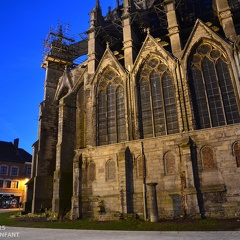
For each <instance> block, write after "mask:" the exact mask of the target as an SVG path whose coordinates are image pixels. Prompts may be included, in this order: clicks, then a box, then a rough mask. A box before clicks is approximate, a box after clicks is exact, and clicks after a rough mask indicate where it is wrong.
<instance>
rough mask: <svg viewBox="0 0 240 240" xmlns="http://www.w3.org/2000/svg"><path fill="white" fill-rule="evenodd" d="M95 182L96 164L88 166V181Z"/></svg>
mask: <svg viewBox="0 0 240 240" xmlns="http://www.w3.org/2000/svg"><path fill="white" fill-rule="evenodd" d="M94 180H96V164H95V163H90V164H89V165H88V181H89V182H93V181H94Z"/></svg>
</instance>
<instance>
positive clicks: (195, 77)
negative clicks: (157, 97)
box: [189, 43, 240, 129]
mask: <svg viewBox="0 0 240 240" xmlns="http://www.w3.org/2000/svg"><path fill="white" fill-rule="evenodd" d="M189 73H190V75H189V85H190V91H191V96H192V104H193V111H194V116H195V123H196V129H203V128H211V127H217V126H222V125H227V124H233V123H239V122H240V117H239V110H238V106H237V102H236V98H235V94H234V89H233V84H232V80H231V74H230V66H229V64H228V63H227V60H226V58H225V57H224V54H223V53H222V52H221V51H220V50H219V49H217V47H215V46H213V45H210V44H208V43H203V44H201V45H200V46H198V47H197V49H196V51H195V52H194V54H193V55H192V57H191V59H190V61H189Z"/></svg>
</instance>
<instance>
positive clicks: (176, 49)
mask: <svg viewBox="0 0 240 240" xmlns="http://www.w3.org/2000/svg"><path fill="white" fill-rule="evenodd" d="M165 4H166V5H165V7H166V10H167V13H166V15H167V21H168V32H169V38H170V41H171V47H172V52H173V54H174V55H175V56H177V57H179V56H180V54H181V50H182V47H181V39H180V36H179V27H178V22H177V16H176V12H175V3H174V1H169V0H168V1H166V0H165Z"/></svg>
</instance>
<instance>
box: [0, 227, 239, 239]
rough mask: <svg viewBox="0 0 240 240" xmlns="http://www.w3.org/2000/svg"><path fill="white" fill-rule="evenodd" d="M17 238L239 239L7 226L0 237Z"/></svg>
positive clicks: (222, 234) (211, 234)
mask: <svg viewBox="0 0 240 240" xmlns="http://www.w3.org/2000/svg"><path fill="white" fill-rule="evenodd" d="M13 238H16V239H18V240H66V239H67V240H75V239H76V240H135V239H136V240H172V239H173V240H175V239H177V240H215V239H216V240H221V239H224V240H225V239H227V240H239V239H240V231H234V232H157V231H147V232H143V231H142V232H139V231H96V230H69V229H67V230H66V229H43V228H18V227H7V226H6V229H5V230H4V231H3V230H1V231H0V240H1V239H13Z"/></svg>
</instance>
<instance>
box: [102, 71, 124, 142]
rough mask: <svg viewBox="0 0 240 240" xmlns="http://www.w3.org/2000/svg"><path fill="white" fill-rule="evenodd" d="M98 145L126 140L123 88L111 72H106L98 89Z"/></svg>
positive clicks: (118, 79) (119, 80)
mask: <svg viewBox="0 0 240 240" xmlns="http://www.w3.org/2000/svg"><path fill="white" fill-rule="evenodd" d="M97 120H98V145H106V144H111V143H118V142H123V141H125V140H126V120H125V106H124V88H123V86H122V81H121V79H120V78H119V77H118V76H117V75H116V73H114V72H113V71H107V72H106V73H105V74H104V75H103V76H102V77H101V79H100V83H99V87H98V119H97Z"/></svg>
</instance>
